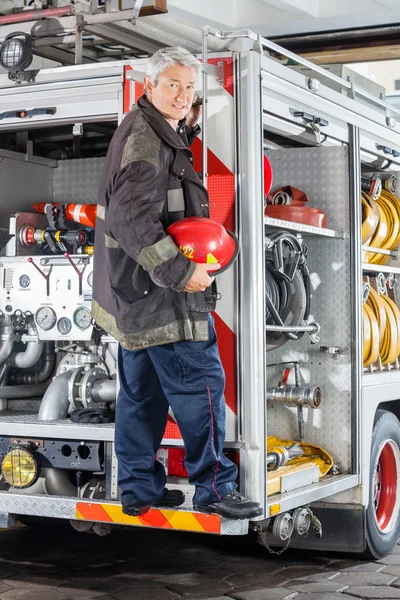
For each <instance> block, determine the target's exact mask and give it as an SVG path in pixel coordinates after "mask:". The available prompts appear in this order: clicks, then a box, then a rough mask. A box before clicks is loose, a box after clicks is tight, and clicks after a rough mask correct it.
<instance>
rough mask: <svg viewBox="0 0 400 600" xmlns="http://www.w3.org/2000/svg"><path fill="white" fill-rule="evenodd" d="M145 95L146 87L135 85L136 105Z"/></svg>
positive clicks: (140, 84) (139, 84)
mask: <svg viewBox="0 0 400 600" xmlns="http://www.w3.org/2000/svg"><path fill="white" fill-rule="evenodd" d="M143 94H144V85H143V83H137V82H136V83H135V104H137V101H138V100H139V98H140V96H143Z"/></svg>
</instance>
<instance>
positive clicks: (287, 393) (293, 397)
mask: <svg viewBox="0 0 400 600" xmlns="http://www.w3.org/2000/svg"><path fill="white" fill-rule="evenodd" d="M267 400H272V401H277V402H283V403H284V404H296V405H297V406H311V408H318V406H319V405H320V404H321V400H322V391H321V388H319V387H305V386H300V387H295V386H282V387H275V388H268V390H267Z"/></svg>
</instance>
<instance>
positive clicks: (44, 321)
mask: <svg viewBox="0 0 400 600" xmlns="http://www.w3.org/2000/svg"><path fill="white" fill-rule="evenodd" d="M35 320H36V323H37V324H38V325H39V327H41V328H42V329H44V330H45V331H48V330H49V329H51V328H52V327H54V325H55V323H56V321H57V315H56V313H55V312H54V310H53V309H52V308H50V306H42V307H41V308H39V310H38V311H37V313H36V316H35Z"/></svg>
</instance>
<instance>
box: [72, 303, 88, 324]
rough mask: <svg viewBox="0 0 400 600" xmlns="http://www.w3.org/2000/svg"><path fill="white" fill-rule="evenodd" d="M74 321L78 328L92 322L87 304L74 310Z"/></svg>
mask: <svg viewBox="0 0 400 600" xmlns="http://www.w3.org/2000/svg"><path fill="white" fill-rule="evenodd" d="M74 323H75V325H76V326H77V327H79V329H87V328H88V327H90V325H91V323H92V315H91V314H90V310H89V309H88V308H87V306H79V307H78V308H77V309H76V311H75V312H74Z"/></svg>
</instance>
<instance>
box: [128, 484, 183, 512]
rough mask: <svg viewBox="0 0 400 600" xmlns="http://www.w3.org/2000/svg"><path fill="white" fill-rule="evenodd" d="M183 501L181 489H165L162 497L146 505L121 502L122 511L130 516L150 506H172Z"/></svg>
mask: <svg viewBox="0 0 400 600" xmlns="http://www.w3.org/2000/svg"><path fill="white" fill-rule="evenodd" d="M184 502H185V494H184V493H183V492H181V490H167V492H166V493H165V494H164V496H163V497H162V498H160V499H159V500H157V501H156V502H154V504H149V505H147V506H136V504H123V505H122V512H123V513H124V514H125V515H129V516H131V517H137V516H139V515H144V513H147V512H148V511H149V510H150V509H151V508H160V507H162V508H174V507H175V506H180V505H181V504H183V503H184Z"/></svg>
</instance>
